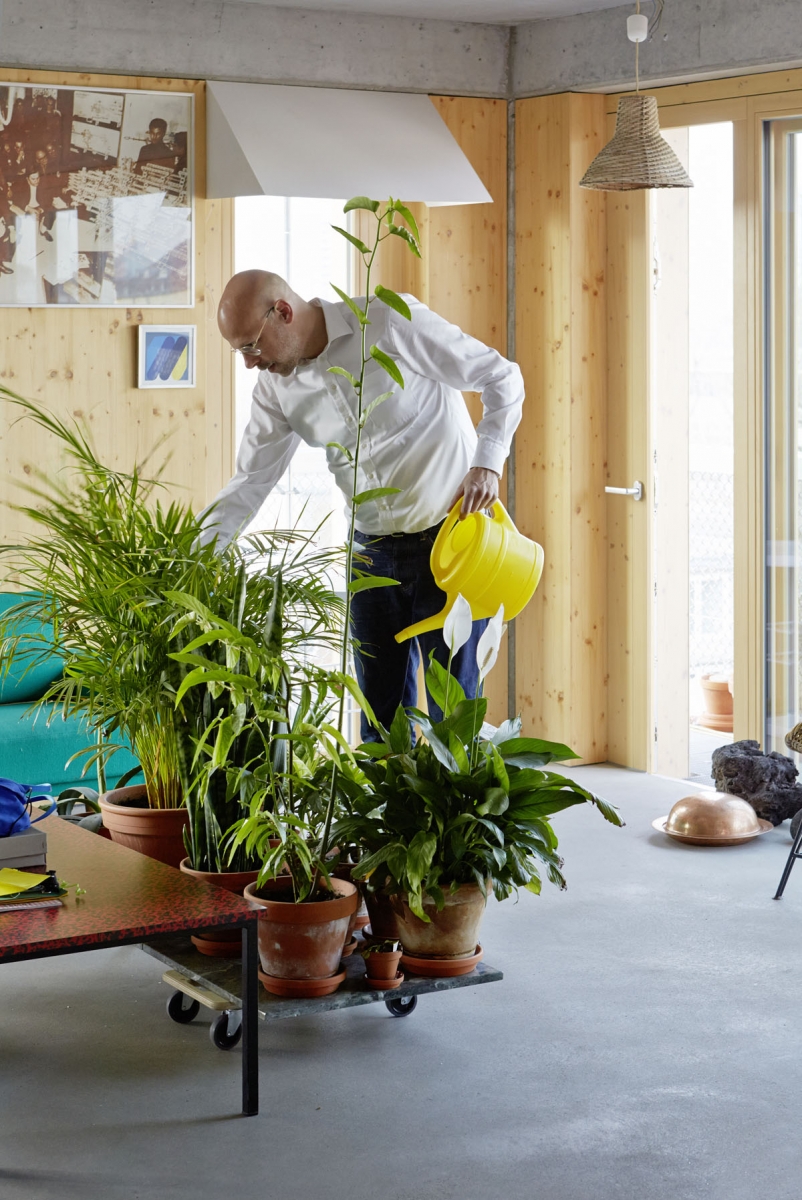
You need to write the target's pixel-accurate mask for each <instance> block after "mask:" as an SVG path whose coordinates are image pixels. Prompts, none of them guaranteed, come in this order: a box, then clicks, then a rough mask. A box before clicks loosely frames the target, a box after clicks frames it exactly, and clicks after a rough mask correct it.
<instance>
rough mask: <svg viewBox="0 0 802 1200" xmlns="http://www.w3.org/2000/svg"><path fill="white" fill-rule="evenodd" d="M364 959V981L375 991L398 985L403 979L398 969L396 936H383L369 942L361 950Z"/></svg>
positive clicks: (398, 949) (399, 944) (398, 948)
mask: <svg viewBox="0 0 802 1200" xmlns="http://www.w3.org/2000/svg"><path fill="white" fill-rule="evenodd" d="M361 953H362V957H363V958H364V960H365V983H366V985H367V986H368V987H369V988H372V989H375V990H377V991H387V990H389V989H391V988H397V987H400V986H401V984H402V983H403V981H404V973H403V971H399V969H398V964H399V963H400V961H401V954H402V950H401V943H400V941H398V939H397V938H383V939H381V940H379V941H371V942H369V943H368V944H367V945H366V946H365V947H364V948H363V950H362V952H361Z"/></svg>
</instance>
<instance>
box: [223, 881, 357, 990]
mask: <svg viewBox="0 0 802 1200" xmlns="http://www.w3.org/2000/svg"><path fill="white" fill-rule="evenodd" d="M271 882H272V884H274V885H275V884H278V885H279V887H275V886H274V887H271V888H270V889H269V890H270V891H279V890H280V888H281V885H282V883H283V881H282V880H276V879H274V880H272V881H271ZM283 886H284V887H286V884H284V885H283ZM331 888H332V892H333V893H334V896H333V898H332V899H326V900H312V901H306V902H304V903H303V904H293V903H292V902H291V901H289V900H271V899H270V896H269V895H268V894H266V893H267V891H268V889H266V888H260V889H259V892H261V893H262V894H257V888H256V884H255V883H249V884H248V886H247V887H246V888H245V891H244V895H245V899H246V900H247V901H248V903H249V904H250V905H251V907H252V908H258V909H260V910H261V911H260V914H259V923H258V933H259V958H260V960H261V963H262V971H263V972H264V974H265V975H267V976H269V977H270V978H272V979H286V980H293V979H325V978H327V977H329V976H331V975H335V974H337V972H338V970H339V966H340V958H341V957H342V952H343V948H344V946H345V943H346V938H347V936H348V925H349V921H350V918H351V917H352V916H353V914H354V913H355V912H356V909H357V906H358V903H359V897H358V895H357V890H356V886H355V885H354V884H353V883H350V882H349V881H348V880H347V879H332V881H331Z"/></svg>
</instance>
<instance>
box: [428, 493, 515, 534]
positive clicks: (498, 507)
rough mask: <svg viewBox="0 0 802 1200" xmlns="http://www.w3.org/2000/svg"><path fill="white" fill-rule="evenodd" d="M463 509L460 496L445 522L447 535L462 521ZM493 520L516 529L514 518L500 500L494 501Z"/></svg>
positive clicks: (508, 527)
mask: <svg viewBox="0 0 802 1200" xmlns="http://www.w3.org/2000/svg"><path fill="white" fill-rule="evenodd" d="M461 508H462V497H461V496H460V498H459V500H458V501H457V503H456V504H455V505H454V507H453V508H452V510H451V512H450V513H449V514H448V516H447V517H446V519H445V521H444V522H443V533H444V534H445V535H448V534H449V533H450V532H451V530H452V529H453V528H454V526H455V525H456V524H457V522H458V521H459V519H460V515H459V514H460V509H461ZM493 519H494V520H496V521H501V523H502V525H505V526H506V527H507V529H515V526H514V525H513V522H512V517H511V516H510V514H509V513H508V512H507V510H506V508H505V507H504V505H503V504H502V503H501V501H500V500H494V501H493Z"/></svg>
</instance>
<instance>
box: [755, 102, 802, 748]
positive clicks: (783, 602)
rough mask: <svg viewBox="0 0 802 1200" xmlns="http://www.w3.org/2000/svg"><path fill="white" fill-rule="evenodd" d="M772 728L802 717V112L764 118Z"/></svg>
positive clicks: (774, 740) (771, 737)
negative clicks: (797, 115) (799, 114)
mask: <svg viewBox="0 0 802 1200" xmlns="http://www.w3.org/2000/svg"><path fill="white" fill-rule="evenodd" d="M763 129H764V146H763V148H764V196H765V201H766V202H765V207H764V214H765V222H764V256H765V271H766V276H765V285H766V286H765V308H766V319H765V341H766V344H765V353H764V364H765V366H764V371H765V378H764V387H765V396H766V429H765V433H766V462H765V512H766V529H765V533H766V574H765V605H766V607H765V611H766V673H765V689H766V692H765V700H766V728H765V743H766V748H767V749H768V750H779V751H781V752H784V753H787V750H786V747H785V744H784V738H785V735H786V733H787V732H788V731H789V730H790V729H791V728H792V727H793V726H794V725H796V724H797V722H798V721H799V720H800V717H802V713H800V701H801V700H802V680H801V677H800V671H801V669H802V668H801V667H800V619H802V569H801V568H802V118H800V117H794V118H790V119H783V120H776V121H767V122H765V123H764V126H763Z"/></svg>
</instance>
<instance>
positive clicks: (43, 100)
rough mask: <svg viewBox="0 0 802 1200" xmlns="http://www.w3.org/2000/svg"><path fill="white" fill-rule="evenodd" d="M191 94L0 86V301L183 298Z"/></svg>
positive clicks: (171, 304) (108, 303)
mask: <svg viewBox="0 0 802 1200" xmlns="http://www.w3.org/2000/svg"><path fill="white" fill-rule="evenodd" d="M193 99H194V97H193V96H192V95H190V94H186V93H183V92H145V91H136V92H135V91H125V90H117V89H115V90H113V91H104V90H103V89H100V88H63V87H48V86H44V85H41V84H3V83H0V306H4V307H8V306H17V305H21V306H24V307H26V308H28V307H33V306H37V305H51V304H72V305H98V306H101V307H131V306H132V305H136V306H139V307H146V306H151V307H159V308H186V307H190V306H191V305H192V302H193V287H192V260H193V253H192V249H193V206H192V118H193ZM185 386H186V385H185Z"/></svg>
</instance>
